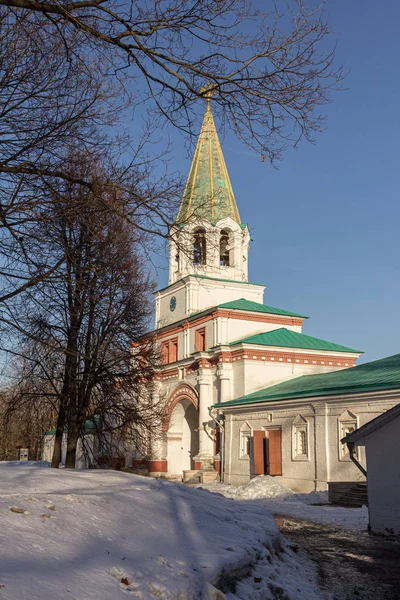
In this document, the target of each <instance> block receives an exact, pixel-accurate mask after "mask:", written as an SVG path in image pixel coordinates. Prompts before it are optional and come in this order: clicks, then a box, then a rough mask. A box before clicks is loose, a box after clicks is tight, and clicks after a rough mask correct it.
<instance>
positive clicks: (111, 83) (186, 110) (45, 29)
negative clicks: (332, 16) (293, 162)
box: [0, 0, 341, 317]
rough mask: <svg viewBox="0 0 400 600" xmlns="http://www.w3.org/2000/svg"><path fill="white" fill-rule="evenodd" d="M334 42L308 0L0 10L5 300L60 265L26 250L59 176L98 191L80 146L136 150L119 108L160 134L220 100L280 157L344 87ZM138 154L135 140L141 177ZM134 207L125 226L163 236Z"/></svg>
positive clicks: (19, 5) (3, 0) (0, 282)
mask: <svg viewBox="0 0 400 600" xmlns="http://www.w3.org/2000/svg"><path fill="white" fill-rule="evenodd" d="M329 33H330V30H329V27H328V25H327V23H326V21H325V17H324V13H323V7H322V6H321V7H319V8H317V9H315V10H312V9H308V8H307V6H306V5H305V3H303V2H302V1H301V0H287V1H283V0H282V1H280V2H275V3H274V2H272V0H271V1H270V2H266V7H265V8H264V9H263V10H257V8H256V2H255V0H219V1H216V0H186V1H182V0H128V1H127V2H125V3H117V2H116V1H115V0H112V1H106V0H78V1H77V2H68V1H66V0H65V1H64V0H63V1H62V2H59V1H58V0H57V1H56V0H50V1H49V2H41V1H40V2H39V1H35V0H0V72H1V78H0V133H1V136H0V138H1V139H0V252H1V254H2V255H3V260H2V262H1V264H0V301H6V300H10V299H12V298H13V297H15V296H17V295H18V294H21V293H23V292H24V291H25V290H27V289H30V288H31V287H32V286H35V285H36V284H37V283H38V282H40V281H42V280H43V279H44V278H46V277H51V276H52V274H53V273H54V270H55V269H57V267H58V264H57V262H55V261H54V260H53V257H52V255H51V254H50V255H48V256H44V255H42V257H41V260H40V261H38V260H36V259H35V258H34V257H33V256H32V255H29V251H28V250H27V248H26V244H27V243H28V242H29V240H30V237H31V236H32V235H33V233H32V225H33V226H34V225H35V223H37V222H42V220H43V218H44V217H45V214H46V210H47V207H48V205H49V203H51V201H52V200H51V198H52V196H51V194H50V195H49V194H48V190H49V188H51V187H52V186H53V185H57V183H56V182H57V181H58V180H67V181H71V182H73V183H75V184H79V185H81V186H83V187H87V188H89V189H91V187H92V185H93V182H92V181H91V180H90V179H86V178H84V179H82V178H81V177H80V176H78V175H77V174H76V173H73V172H71V170H70V169H68V168H66V163H67V157H68V156H70V154H71V149H72V148H76V147H79V148H80V149H81V150H86V151H90V150H91V149H92V148H94V147H95V148H96V150H97V151H99V148H103V150H104V152H106V151H107V149H108V150H110V148H111V147H112V148H113V155H114V159H115V161H116V162H118V158H119V156H120V155H121V154H122V153H123V154H125V156H126V153H127V152H130V147H129V144H128V145H126V144H125V145H123V147H122V148H120V147H119V146H118V145H117V146H116V140H115V139H113V137H115V136H113V132H114V131H115V130H114V129H110V126H113V127H116V126H118V125H121V117H122V118H123V117H125V116H126V114H127V113H126V111H124V108H126V107H127V106H132V107H133V108H137V109H138V111H139V112H140V111H142V107H143V108H144V110H145V111H146V109H147V111H148V114H149V119H150V121H151V124H152V128H154V129H156V130H157V128H159V127H160V126H161V125H162V122H163V121H164V122H165V121H168V122H170V123H172V124H173V125H174V126H176V127H178V128H181V129H182V130H184V131H188V132H192V131H193V125H194V123H195V122H196V119H197V117H198V110H197V105H198V103H196V100H197V99H198V98H199V97H202V96H204V95H205V94H208V93H213V98H214V99H213V102H214V107H215V109H216V110H219V113H220V115H221V117H222V118H223V119H224V122H225V123H226V124H227V126H228V127H231V128H233V130H234V131H235V132H236V134H237V135H238V136H239V137H240V138H241V139H243V140H244V141H245V142H246V143H248V144H249V145H250V146H251V147H252V148H254V149H255V150H256V151H257V152H258V153H260V154H261V155H262V157H263V158H264V157H267V158H268V159H270V160H271V161H273V160H275V159H276V158H279V157H280V155H281V152H282V150H283V149H284V148H285V147H286V146H287V145H288V144H297V143H298V141H299V140H300V139H301V138H302V137H305V138H307V139H312V137H313V134H314V132H315V131H318V130H319V129H320V128H321V125H322V115H321V107H322V105H323V104H324V103H325V102H327V101H328V99H329V91H330V89H331V88H332V87H333V86H335V85H336V84H337V83H338V82H339V81H340V79H341V70H340V69H335V67H334V66H333V59H334V55H333V52H332V51H330V50H329V49H328V50H327V49H326V48H327V45H326V37H327V36H328V34H329ZM110 134H111V135H110ZM151 141H152V142H154V138H153V137H152V136H148V135H147V134H146V135H145V136H144V142H151ZM147 148H154V146H152V145H149V144H147ZM144 149H145V148H144V143H142V142H140V143H139V144H137V147H136V152H137V154H136V155H135V156H134V157H133V158H132V164H133V163H135V164H134V167H135V169H134V170H137V169H136V168H137V166H138V163H139V164H140V163H141V160H142V158H141V155H142V154H143V152H144ZM132 164H131V165H128V170H129V166H132ZM152 192H153V193H152V197H153V198H154V196H155V194H154V190H152ZM158 197H159V198H160V199H161V198H162V196H161V195H160V194H159V195H158ZM169 197H171V195H170V194H169ZM134 205H135V211H134V214H131V213H130V212H129V211H127V212H126V215H125V216H126V218H130V219H131V222H132V223H135V226H137V222H138V220H137V211H139V212H141V213H142V215H141V216H143V214H145V215H146V217H147V219H149V218H150V217H151V218H152V219H153V220H154V222H156V223H157V225H156V226H154V223H153V224H152V226H151V227H150V229H151V230H153V231H156V232H157V233H158V234H161V235H166V236H168V232H169V230H170V225H171V220H170V219H169V218H168V216H167V213H166V212H165V210H164V209H165V203H163V202H160V203H158V204H157V203H154V202H149V201H148V198H146V197H145V196H143V197H142V198H141V199H140V202H138V201H136V202H135V204H134ZM147 224H148V221H147ZM28 256H29V261H28V260H27V258H28ZM0 317H1V315H0Z"/></svg>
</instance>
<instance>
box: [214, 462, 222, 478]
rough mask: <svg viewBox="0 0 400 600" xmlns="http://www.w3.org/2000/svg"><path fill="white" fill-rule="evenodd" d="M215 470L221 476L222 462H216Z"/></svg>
mask: <svg viewBox="0 0 400 600" xmlns="http://www.w3.org/2000/svg"><path fill="white" fill-rule="evenodd" d="M214 469H215V470H216V471H217V472H218V473H219V474H220V475H221V461H220V460H214Z"/></svg>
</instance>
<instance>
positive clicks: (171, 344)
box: [161, 338, 178, 365]
mask: <svg viewBox="0 0 400 600" xmlns="http://www.w3.org/2000/svg"><path fill="white" fill-rule="evenodd" d="M177 360H178V338H174V339H172V340H167V341H166V342H163V343H162V344H161V362H162V364H163V365H168V364H169V363H173V362H176V361H177Z"/></svg>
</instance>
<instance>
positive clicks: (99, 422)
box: [42, 415, 103, 435]
mask: <svg viewBox="0 0 400 600" xmlns="http://www.w3.org/2000/svg"><path fill="white" fill-rule="evenodd" d="M102 427H103V417H102V416H101V415H94V416H93V417H91V418H90V419H87V420H86V421H85V422H84V424H83V427H82V431H83V433H90V432H92V431H99V430H100V429H101V428H102ZM67 432H68V427H64V433H67ZM55 433H56V430H55V429H49V431H45V432H44V433H43V434H42V435H55Z"/></svg>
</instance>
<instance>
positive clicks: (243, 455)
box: [239, 422, 253, 460]
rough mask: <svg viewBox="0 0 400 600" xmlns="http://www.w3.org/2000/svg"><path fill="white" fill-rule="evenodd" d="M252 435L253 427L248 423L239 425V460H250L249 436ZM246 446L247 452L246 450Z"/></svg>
mask: <svg viewBox="0 0 400 600" xmlns="http://www.w3.org/2000/svg"><path fill="white" fill-rule="evenodd" d="M252 435H253V428H252V427H251V425H250V424H249V423H247V422H246V423H243V425H242V426H241V427H240V435H239V458H240V459H241V460H250V453H251V438H252ZM247 448H248V450H249V452H247Z"/></svg>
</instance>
